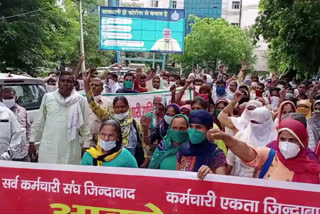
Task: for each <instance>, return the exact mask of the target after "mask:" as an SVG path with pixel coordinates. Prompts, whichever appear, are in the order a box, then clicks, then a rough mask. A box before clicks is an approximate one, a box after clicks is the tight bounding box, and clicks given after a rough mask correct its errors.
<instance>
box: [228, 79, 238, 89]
mask: <svg viewBox="0 0 320 214" xmlns="http://www.w3.org/2000/svg"><path fill="white" fill-rule="evenodd" d="M233 82H235V83H236V88H238V82H237V81H236V80H233V81H231V82H230V84H231V83H233ZM230 84H229V85H230Z"/></svg>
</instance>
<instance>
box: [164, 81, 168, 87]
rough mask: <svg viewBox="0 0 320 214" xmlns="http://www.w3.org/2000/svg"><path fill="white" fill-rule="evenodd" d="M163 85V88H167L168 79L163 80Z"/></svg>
mask: <svg viewBox="0 0 320 214" xmlns="http://www.w3.org/2000/svg"><path fill="white" fill-rule="evenodd" d="M163 87H164V88H168V87H169V83H168V80H163Z"/></svg>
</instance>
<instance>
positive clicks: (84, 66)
mask: <svg viewBox="0 0 320 214" xmlns="http://www.w3.org/2000/svg"><path fill="white" fill-rule="evenodd" d="M79 14H80V16H79V18H80V54H81V55H83V56H84V41H83V22H82V14H83V11H82V1H81V0H79ZM85 70H86V65H85V60H84V61H83V63H82V64H81V72H84V71H85Z"/></svg>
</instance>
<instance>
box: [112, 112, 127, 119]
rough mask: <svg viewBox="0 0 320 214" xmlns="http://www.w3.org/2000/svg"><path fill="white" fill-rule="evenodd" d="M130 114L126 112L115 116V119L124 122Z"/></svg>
mask: <svg viewBox="0 0 320 214" xmlns="http://www.w3.org/2000/svg"><path fill="white" fill-rule="evenodd" d="M128 115H129V112H128V111H126V112H125V113H121V114H114V118H116V119H118V120H123V119H125V118H126V117H128Z"/></svg>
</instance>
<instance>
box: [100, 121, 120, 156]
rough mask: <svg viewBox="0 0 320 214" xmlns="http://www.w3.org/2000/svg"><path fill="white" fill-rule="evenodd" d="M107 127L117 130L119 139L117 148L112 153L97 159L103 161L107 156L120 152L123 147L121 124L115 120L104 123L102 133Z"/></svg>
mask: <svg viewBox="0 0 320 214" xmlns="http://www.w3.org/2000/svg"><path fill="white" fill-rule="evenodd" d="M105 126H112V127H113V128H114V129H115V130H116V133H117V134H118V139H117V141H116V147H114V148H113V149H111V150H110V152H109V153H108V154H106V155H101V156H100V157H98V158H97V160H101V161H103V159H104V158H105V157H106V156H107V155H111V154H113V153H115V152H118V151H119V150H120V149H121V147H122V132H121V126H120V124H119V123H118V122H117V121H115V120H107V121H104V122H103V123H102V125H101V127H100V131H101V130H102V129H103V127H105Z"/></svg>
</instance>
